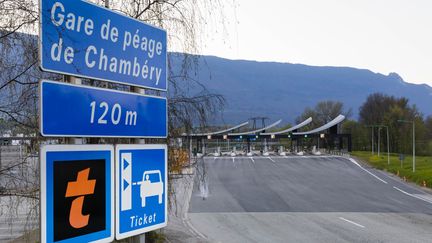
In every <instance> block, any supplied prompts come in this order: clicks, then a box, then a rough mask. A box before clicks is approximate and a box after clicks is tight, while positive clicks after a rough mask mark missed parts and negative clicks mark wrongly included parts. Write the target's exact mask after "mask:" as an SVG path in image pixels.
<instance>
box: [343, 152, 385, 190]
mask: <svg viewBox="0 0 432 243" xmlns="http://www.w3.org/2000/svg"><path fill="white" fill-rule="evenodd" d="M349 160H350V161H351V162H353V163H354V164H355V165H357V166H358V167H359V168H360V169H362V170H364V171H366V172H367V173H368V174H369V175H371V176H373V177H375V178H376V179H377V180H379V181H381V182H382V183H384V184H388V183H387V181H385V180H383V179H381V178H379V177H378V176H376V175H375V174H373V173H372V172H370V171H368V170H366V169H365V168H363V166H361V165H360V164H359V163H357V161H355V160H354V159H353V158H350V159H349Z"/></svg>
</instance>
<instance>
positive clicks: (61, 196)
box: [40, 145, 114, 243]
mask: <svg viewBox="0 0 432 243" xmlns="http://www.w3.org/2000/svg"><path fill="white" fill-rule="evenodd" d="M113 150H114V149H113V146H111V145H46V146H43V147H42V148H41V152H40V156H41V160H40V161H41V170H40V173H41V177H40V178H41V187H40V190H41V197H40V200H41V242H62V243H71V242H93V241H98V242H111V241H113V239H114V158H113V156H114V151H113Z"/></svg>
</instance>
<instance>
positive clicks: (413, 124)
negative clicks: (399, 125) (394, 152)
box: [398, 120, 415, 172]
mask: <svg viewBox="0 0 432 243" xmlns="http://www.w3.org/2000/svg"><path fill="white" fill-rule="evenodd" d="M398 122H404V123H412V126H413V172H415V121H407V120H398Z"/></svg>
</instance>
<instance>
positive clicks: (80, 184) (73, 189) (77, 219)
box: [65, 168, 96, 229]
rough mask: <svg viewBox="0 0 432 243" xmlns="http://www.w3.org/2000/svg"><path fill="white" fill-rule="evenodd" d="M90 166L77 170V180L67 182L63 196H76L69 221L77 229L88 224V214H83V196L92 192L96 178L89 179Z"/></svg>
mask: <svg viewBox="0 0 432 243" xmlns="http://www.w3.org/2000/svg"><path fill="white" fill-rule="evenodd" d="M89 173H90V168H87V169H84V170H81V171H79V172H78V176H77V180H76V181H71V182H68V185H67V188H66V195H65V197H77V196H78V197H77V198H75V199H74V200H73V201H72V206H71V210H70V213H69V223H70V224H71V226H72V227H74V228H76V229H79V228H82V227H85V226H87V225H88V221H89V217H90V214H87V215H83V214H82V209H83V205H84V196H85V195H90V194H93V193H94V189H95V185H96V180H89V179H88V176H89Z"/></svg>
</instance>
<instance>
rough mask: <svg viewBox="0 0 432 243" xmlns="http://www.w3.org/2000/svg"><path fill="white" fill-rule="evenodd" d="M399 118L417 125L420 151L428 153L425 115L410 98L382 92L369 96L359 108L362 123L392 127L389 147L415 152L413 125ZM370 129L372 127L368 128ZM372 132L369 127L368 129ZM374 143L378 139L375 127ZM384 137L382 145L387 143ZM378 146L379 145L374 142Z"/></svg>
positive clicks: (394, 149) (417, 142)
mask: <svg viewBox="0 0 432 243" xmlns="http://www.w3.org/2000/svg"><path fill="white" fill-rule="evenodd" d="M398 120H407V121H414V122H415V124H416V144H417V154H425V153H426V150H427V149H426V148H427V146H428V143H427V142H426V136H425V134H426V131H427V129H426V128H425V125H424V121H423V115H422V114H421V113H420V112H419V111H418V109H417V107H416V106H415V105H412V106H410V105H409V100H408V99H407V98H404V97H401V98H396V97H393V96H388V95H385V94H381V93H374V94H371V95H369V96H368V98H367V99H366V101H365V102H364V103H363V105H362V106H361V107H360V113H359V121H360V123H361V124H362V125H363V126H370V125H375V126H376V125H385V126H388V128H389V136H390V150H391V151H393V152H400V153H411V152H412V146H411V144H412V126H407V124H403V123H400V122H398ZM369 129H370V128H369ZM369 131H370V130H369ZM374 136H375V137H374V142H375V143H377V141H378V129H376V128H375V129H374ZM383 140H384V139H382V140H381V143H382V144H381V145H383V144H384V141H383ZM375 146H376V145H375Z"/></svg>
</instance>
